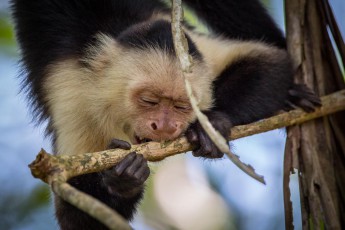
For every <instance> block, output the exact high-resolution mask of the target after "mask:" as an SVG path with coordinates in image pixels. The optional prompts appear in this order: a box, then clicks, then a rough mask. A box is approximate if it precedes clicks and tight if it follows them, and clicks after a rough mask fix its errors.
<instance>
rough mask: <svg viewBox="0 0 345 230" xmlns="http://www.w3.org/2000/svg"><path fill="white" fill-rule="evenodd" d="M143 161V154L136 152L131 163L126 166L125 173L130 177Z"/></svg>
mask: <svg viewBox="0 0 345 230" xmlns="http://www.w3.org/2000/svg"><path fill="white" fill-rule="evenodd" d="M143 163H145V160H144V156H143V155H142V154H136V156H135V159H134V160H133V161H132V164H130V165H129V166H128V167H127V168H126V170H125V173H126V174H127V175H128V176H130V177H132V176H133V175H134V174H135V172H136V171H137V170H138V169H139V168H140V166H141V165H142V164H143Z"/></svg>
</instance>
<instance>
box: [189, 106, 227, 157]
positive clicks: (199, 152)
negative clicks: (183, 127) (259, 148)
mask: <svg viewBox="0 0 345 230" xmlns="http://www.w3.org/2000/svg"><path fill="white" fill-rule="evenodd" d="M205 115H206V116H207V117H208V119H209V120H210V122H211V124H212V125H213V127H214V128H215V129H216V130H218V132H219V133H220V134H221V135H222V136H223V137H224V138H225V139H226V140H228V139H229V133H230V128H231V127H232V124H231V121H230V118H229V117H228V116H227V115H226V114H225V113H222V112H215V111H210V112H206V113H205ZM186 137H187V139H188V141H189V143H191V144H192V145H194V146H195V148H194V150H193V156H196V157H205V158H221V157H223V156H224V153H222V152H221V151H220V150H219V149H218V148H217V147H216V146H215V144H213V142H212V140H211V139H210V138H209V137H208V135H207V133H206V132H205V131H204V129H203V128H202V127H201V125H200V123H199V121H196V122H194V123H193V124H191V125H190V127H189V128H188V130H187V131H186Z"/></svg>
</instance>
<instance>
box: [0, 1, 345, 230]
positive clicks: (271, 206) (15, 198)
mask: <svg viewBox="0 0 345 230" xmlns="http://www.w3.org/2000/svg"><path fill="white" fill-rule="evenodd" d="M28 1H30V0H28ZM330 2H331V5H332V7H333V10H334V12H335V14H336V18H337V20H338V23H339V24H340V27H341V30H342V32H343V36H344V35H345V14H344V12H345V1H344V0H330ZM264 3H265V5H266V6H267V7H268V9H269V11H270V13H271V14H272V15H273V17H274V18H275V19H276V22H277V24H278V25H279V26H280V27H281V28H283V27H284V16H283V0H265V1H264ZM37 42H39V41H37ZM18 53H19V52H18V47H17V45H16V42H15V38H14V33H13V25H12V22H11V18H10V11H9V3H8V1H6V0H0V229H1V230H2V229H4V230H5V229H6V230H7V229H15V230H24V229H25V230H26V229H35V230H40V229H58V227H57V224H56V222H55V219H54V211H53V206H52V201H51V194H50V191H49V188H48V186H47V185H45V184H44V183H43V182H41V181H39V180H36V179H34V178H33V177H32V176H31V174H30V171H29V169H28V167H27V165H28V164H29V163H30V162H32V161H33V160H34V158H35V156H36V154H37V152H38V151H39V150H40V148H42V147H43V148H45V149H46V150H47V151H48V152H49V151H50V150H51V148H50V141H49V139H45V138H44V126H39V127H36V126H35V125H34V123H32V122H31V120H32V117H31V115H30V114H29V112H28V111H29V108H28V107H27V104H26V100H25V95H24V94H23V93H20V86H19V85H20V82H21V80H20V79H19V78H18V75H19V72H20V71H19V67H18V59H19V55H18ZM284 139H285V131H284V130H276V131H272V132H268V133H264V134H260V135H255V136H252V137H247V138H243V139H240V140H237V141H233V142H232V149H233V151H234V152H235V153H236V154H238V155H240V156H241V159H242V160H243V161H244V162H246V163H250V164H251V165H253V166H254V167H255V169H256V171H257V172H258V173H259V174H262V175H264V176H265V179H266V182H267V185H266V186H264V185H261V184H259V183H258V182H256V181H254V180H253V179H251V178H249V177H248V176H247V175H245V174H244V173H243V172H241V171H240V170H239V169H238V168H236V167H235V166H234V165H233V164H232V163H231V162H230V161H229V160H228V159H223V160H217V161H205V160H201V159H197V158H193V156H192V155H191V154H190V153H187V154H184V155H181V156H177V157H172V158H170V159H167V160H165V161H163V162H160V163H156V164H152V171H153V173H152V174H151V175H152V176H151V178H150V180H149V182H148V186H147V191H146V196H145V199H144V201H143V202H142V205H141V207H140V211H139V213H138V215H137V217H136V218H135V220H134V222H133V227H134V228H135V229H139V230H141V229H143V230H160V229H198V230H200V229H201V230H203V229H205V230H208V229H215V230H217V229H229V230H231V229H243V230H251V229H256V230H261V229H262V230H270V229H272V230H273V229H274V230H275V229H284V210H283V193H282V166H283V153H284ZM290 187H291V188H292V200H293V202H294V210H295V213H294V215H295V227H296V229H300V228H301V227H300V226H301V218H300V213H299V193H298V182H297V180H296V178H295V177H293V178H292V182H291V185H290Z"/></svg>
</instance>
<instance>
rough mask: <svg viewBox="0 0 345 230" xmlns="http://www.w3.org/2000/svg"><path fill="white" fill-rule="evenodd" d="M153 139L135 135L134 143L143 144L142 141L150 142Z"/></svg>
mask: <svg viewBox="0 0 345 230" xmlns="http://www.w3.org/2000/svg"><path fill="white" fill-rule="evenodd" d="M150 141H152V139H150V138H146V137H143V138H141V137H139V136H137V135H134V144H136V145H138V144H142V143H146V142H150Z"/></svg>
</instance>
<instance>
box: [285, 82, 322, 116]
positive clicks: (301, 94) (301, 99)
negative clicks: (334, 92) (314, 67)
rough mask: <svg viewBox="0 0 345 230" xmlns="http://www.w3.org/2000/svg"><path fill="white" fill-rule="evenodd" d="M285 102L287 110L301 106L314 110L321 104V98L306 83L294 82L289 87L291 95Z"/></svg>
mask: <svg viewBox="0 0 345 230" xmlns="http://www.w3.org/2000/svg"><path fill="white" fill-rule="evenodd" d="M285 104H286V106H285V109H284V110H286V111H290V110H291V109H296V108H298V107H300V108H302V109H303V110H304V111H306V112H313V111H314V110H315V108H316V107H319V106H321V100H320V98H319V97H318V96H317V95H316V94H315V92H314V91H313V90H311V89H309V88H308V87H307V86H306V85H304V84H294V85H293V86H292V87H291V88H290V89H289V96H288V99H287V101H286V102H285Z"/></svg>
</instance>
